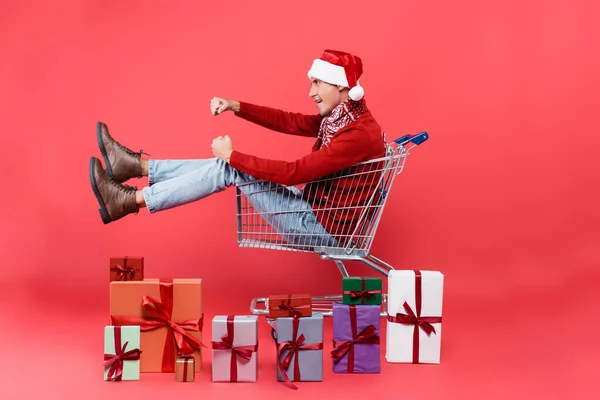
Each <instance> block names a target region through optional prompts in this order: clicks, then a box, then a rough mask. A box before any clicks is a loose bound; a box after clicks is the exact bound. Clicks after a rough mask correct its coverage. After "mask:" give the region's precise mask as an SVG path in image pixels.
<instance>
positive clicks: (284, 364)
mask: <svg viewBox="0 0 600 400" xmlns="http://www.w3.org/2000/svg"><path fill="white" fill-rule="evenodd" d="M299 325H300V319H298V318H293V319H292V340H288V341H287V342H283V343H280V344H279V346H278V347H277V365H278V367H279V370H280V371H281V375H283V379H284V380H285V384H286V385H287V387H289V388H290V389H293V390H298V387H297V386H296V385H294V384H293V383H292V382H291V380H290V378H289V377H288V375H287V372H286V370H287V369H288V368H289V366H290V363H291V362H292V358H294V382H299V381H300V362H299V361H298V352H299V351H300V350H323V343H314V344H303V343H304V340H305V338H304V334H302V335H300V337H298V338H297V336H298V326H299ZM285 350H289V353H288V354H287V356H286V357H285V358H284V359H283V361H282V360H281V353H283V352H284V351H285ZM294 355H295V356H296V357H294Z"/></svg>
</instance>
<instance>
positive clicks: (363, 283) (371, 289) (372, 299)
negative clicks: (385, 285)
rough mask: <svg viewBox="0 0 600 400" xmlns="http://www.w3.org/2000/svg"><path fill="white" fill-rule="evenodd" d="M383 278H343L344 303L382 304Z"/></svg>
mask: <svg viewBox="0 0 600 400" xmlns="http://www.w3.org/2000/svg"><path fill="white" fill-rule="evenodd" d="M381 288H382V280H381V278H371V277H365V278H359V277H348V278H342V290H343V292H344V293H343V296H342V303H344V304H376V305H377V304H381Z"/></svg>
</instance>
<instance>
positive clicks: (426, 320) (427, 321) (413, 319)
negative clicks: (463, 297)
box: [391, 302, 442, 336]
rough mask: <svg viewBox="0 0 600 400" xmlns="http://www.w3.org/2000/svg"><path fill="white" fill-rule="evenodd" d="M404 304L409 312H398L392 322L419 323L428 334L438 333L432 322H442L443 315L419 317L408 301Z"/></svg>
mask: <svg viewBox="0 0 600 400" xmlns="http://www.w3.org/2000/svg"><path fill="white" fill-rule="evenodd" d="M403 306H404V309H405V310H406V312H407V313H408V314H402V313H397V314H396V316H395V317H392V318H393V321H391V322H396V323H399V324H408V325H418V326H419V328H421V329H423V331H425V333H426V334H427V335H428V336H429V335H431V333H432V332H433V333H436V332H435V328H434V327H433V325H431V324H435V323H437V322H442V317H417V315H416V314H415V313H414V311H413V310H412V308H410V306H409V305H408V303H407V302H404V304H403Z"/></svg>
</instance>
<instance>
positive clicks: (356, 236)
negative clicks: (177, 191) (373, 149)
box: [236, 132, 429, 338]
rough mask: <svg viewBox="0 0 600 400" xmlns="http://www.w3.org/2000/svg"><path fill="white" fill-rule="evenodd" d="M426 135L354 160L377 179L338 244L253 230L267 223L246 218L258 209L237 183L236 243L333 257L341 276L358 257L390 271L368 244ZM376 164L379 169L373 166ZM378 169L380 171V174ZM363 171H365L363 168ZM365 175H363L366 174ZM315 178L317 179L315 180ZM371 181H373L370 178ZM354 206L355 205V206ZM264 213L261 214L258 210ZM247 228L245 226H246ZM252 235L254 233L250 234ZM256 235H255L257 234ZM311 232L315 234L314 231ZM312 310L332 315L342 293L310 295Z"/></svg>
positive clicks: (261, 301) (262, 300)
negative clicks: (350, 228) (299, 242)
mask: <svg viewBox="0 0 600 400" xmlns="http://www.w3.org/2000/svg"><path fill="white" fill-rule="evenodd" d="M428 138H429V134H428V133H427V132H421V133H419V134H416V135H414V136H411V135H404V136H402V137H400V138H398V139H396V140H394V141H392V142H389V143H387V142H386V141H385V140H386V139H385V133H384V139H383V140H384V143H385V146H386V155H385V156H384V157H381V158H377V159H373V160H369V161H365V162H361V163H357V164H355V165H354V166H353V167H351V168H353V169H354V170H356V169H357V168H358V169H359V170H361V168H362V170H364V169H366V168H371V169H370V170H369V171H368V172H367V173H366V174H367V175H368V174H373V173H377V175H378V177H377V179H378V181H377V184H376V186H375V187H374V188H372V189H373V193H372V194H371V195H370V197H369V198H368V200H367V201H366V202H364V204H361V206H360V208H361V210H360V215H359V218H358V223H357V224H356V228H355V229H354V230H353V231H352V232H351V233H350V234H348V235H346V236H345V237H344V240H343V241H341V242H339V244H338V245H335V246H331V245H324V246H319V245H316V246H312V248H307V247H306V246H298V245H296V244H293V243H286V242H284V241H281V240H280V239H279V238H277V239H276V238H275V237H276V235H277V233H276V232H275V233H269V232H266V231H265V232H256V231H254V229H255V228H256V226H259V227H260V228H265V227H266V225H267V223H266V222H265V221H264V220H263V222H262V223H260V224H257V223H256V222H255V221H256V220H254V221H253V222H252V223H251V222H249V221H250V218H256V215H257V213H256V212H254V213H249V212H245V211H247V209H248V207H247V206H246V207H245V203H244V202H245V201H246V202H247V199H245V195H244V193H243V191H242V190H241V189H240V187H236V209H237V226H238V246H239V247H244V248H263V249H271V250H285V251H302V252H313V253H316V254H318V255H319V256H320V258H321V259H324V260H331V261H334V262H335V264H336V266H337V267H338V269H339V271H340V273H341V275H342V277H347V276H349V274H348V271H347V269H346V266H345V265H344V262H345V261H359V262H362V263H363V264H365V265H367V266H368V267H369V268H372V269H373V270H375V271H377V272H379V273H381V274H382V275H384V276H386V277H387V276H388V274H389V271H391V270H393V269H394V268H393V267H392V266H391V265H390V264H388V263H386V262H385V261H383V260H381V259H379V258H377V257H375V256H374V255H372V254H371V246H372V242H373V239H374V237H375V234H376V232H377V228H378V226H379V222H380V220H381V216H382V214H383V210H384V208H385V204H386V203H387V200H388V198H389V194H390V191H391V189H392V186H393V183H394V181H395V178H396V176H397V175H399V174H400V173H401V172H402V171H403V170H404V166H405V164H406V159H407V157H408V155H409V154H410V151H411V150H412V149H413V148H414V147H415V146H418V145H420V144H421V143H423V142H425V141H426V140H427V139H428ZM376 165H377V166H379V165H382V167H380V169H377V170H374V169H372V168H373V166H376ZM379 173H380V174H379ZM363 174H365V173H364V172H363ZM367 175H365V176H367ZM347 177H348V176H344V175H337V176H335V177H333V178H332V177H329V178H324V179H342V178H347ZM256 182H257V181H252V182H248V183H247V184H252V183H256ZM315 182H318V181H315ZM373 182H374V181H373ZM355 208H356V207H355ZM260 215H261V216H264V215H263V214H260ZM248 228H249V229H250V230H247V229H248ZM253 235H254V236H253ZM256 236H258V238H256ZM313 236H314V235H313ZM311 299H312V302H313V311H314V312H319V313H322V314H323V315H324V316H331V315H332V305H333V303H334V302H339V301H341V300H342V295H327V296H316V297H312V298H311ZM259 305H264V308H262V307H261V308H258V306H259ZM268 309H269V304H268V297H257V298H254V299H252V301H251V303H250V312H251V313H252V314H254V315H268ZM381 316H382V317H387V295H386V294H383V295H382V310H381ZM267 320H268V322H269V323H270V324H271V326H272V327H273V335H274V338H275V334H276V320H273V319H269V318H267Z"/></svg>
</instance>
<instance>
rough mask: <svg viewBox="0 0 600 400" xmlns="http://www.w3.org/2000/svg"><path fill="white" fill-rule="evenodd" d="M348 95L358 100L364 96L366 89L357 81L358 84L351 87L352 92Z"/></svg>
mask: <svg viewBox="0 0 600 400" xmlns="http://www.w3.org/2000/svg"><path fill="white" fill-rule="evenodd" d="M348 95H349V96H350V98H351V99H352V100H354V101H358V100H360V99H362V98H363V97H364V95H365V90H364V89H363V88H362V86H359V85H358V82H357V83H356V86H354V87H353V88H352V89H350V92H348Z"/></svg>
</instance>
